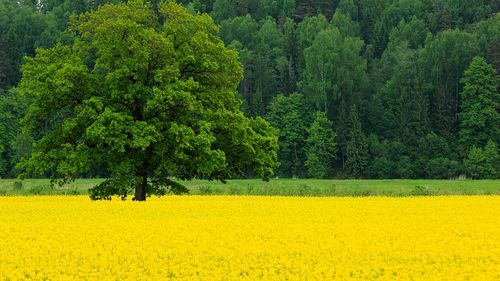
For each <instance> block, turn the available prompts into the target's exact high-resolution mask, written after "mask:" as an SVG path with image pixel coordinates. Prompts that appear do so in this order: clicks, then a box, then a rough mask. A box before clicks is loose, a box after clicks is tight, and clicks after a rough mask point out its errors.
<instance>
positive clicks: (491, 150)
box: [465, 140, 500, 179]
mask: <svg viewBox="0 0 500 281" xmlns="http://www.w3.org/2000/svg"><path fill="white" fill-rule="evenodd" d="M499 161H500V157H499V154H498V148H497V146H496V144H495V142H493V141H491V140H490V141H488V143H487V144H486V146H485V147H484V148H480V147H476V146H473V147H472V148H471V150H470V151H469V155H468V156H467V159H466V160H465V169H466V173H467V175H468V176H469V177H471V178H473V179H485V178H486V179H488V178H498V177H499V176H500V165H499Z"/></svg>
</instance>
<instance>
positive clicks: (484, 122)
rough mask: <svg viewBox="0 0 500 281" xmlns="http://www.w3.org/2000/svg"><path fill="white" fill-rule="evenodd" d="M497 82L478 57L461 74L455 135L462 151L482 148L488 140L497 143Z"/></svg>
mask: <svg viewBox="0 0 500 281" xmlns="http://www.w3.org/2000/svg"><path fill="white" fill-rule="evenodd" d="M498 81H499V80H498V77H497V74H496V72H495V69H493V67H492V66H491V65H489V64H487V63H486V60H485V59H484V58H481V57H475V58H474V59H473V60H472V62H471V64H470V66H469V68H468V69H467V70H466V71H465V73H464V76H463V78H462V80H461V82H462V83H463V84H464V88H463V91H462V92H461V93H460V98H461V99H460V101H461V108H462V112H460V113H459V120H460V132H459V134H460V141H461V143H462V145H463V147H464V149H465V150H466V151H468V150H469V149H470V148H471V147H473V146H477V147H479V146H484V145H486V143H487V142H488V140H493V141H494V142H500V114H499V113H498V111H497V110H498V109H499V108H500V95H499V94H498V91H497V87H498Z"/></svg>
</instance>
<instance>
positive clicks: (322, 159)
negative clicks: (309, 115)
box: [305, 112, 337, 179]
mask: <svg viewBox="0 0 500 281" xmlns="http://www.w3.org/2000/svg"><path fill="white" fill-rule="evenodd" d="M332 128H333V124H332V122H331V121H330V120H328V118H327V117H326V115H325V114H324V113H323V112H316V114H315V118H314V121H313V123H312V124H311V127H310V128H309V137H308V138H307V141H306V143H307V148H306V157H307V160H306V161H305V166H306V168H307V171H308V174H309V176H311V177H313V178H317V179H321V178H326V177H327V176H329V174H330V171H331V170H332V166H333V165H332V164H333V160H335V159H336V155H337V144H336V142H335V132H334V131H333V129H332Z"/></svg>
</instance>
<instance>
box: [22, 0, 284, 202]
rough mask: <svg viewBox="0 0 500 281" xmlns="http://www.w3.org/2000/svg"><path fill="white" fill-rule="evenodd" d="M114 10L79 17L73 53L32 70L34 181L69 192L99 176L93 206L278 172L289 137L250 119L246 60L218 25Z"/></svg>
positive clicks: (45, 57)
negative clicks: (48, 180) (77, 182)
mask: <svg viewBox="0 0 500 281" xmlns="http://www.w3.org/2000/svg"><path fill="white" fill-rule="evenodd" d="M158 13H159V14H158V15H157V14H156V13H155V11H154V10H153V9H152V7H151V6H150V4H144V3H143V1H128V3H127V4H107V5H103V6H101V7H99V9H97V10H96V11H93V12H88V13H84V14H82V15H80V16H78V17H73V18H72V19H71V21H70V24H69V32H71V33H72V34H73V35H74V39H73V40H72V41H73V43H72V44H57V45H56V46H54V47H53V48H49V49H38V50H37V54H36V56H35V57H33V58H26V63H25V64H24V66H23V68H22V74H23V77H22V79H21V82H20V84H19V87H18V90H19V92H20V93H21V94H23V95H25V96H29V97H30V98H31V99H33V102H32V103H31V105H30V107H29V109H28V113H27V115H26V117H25V118H24V120H23V124H24V125H25V127H26V129H27V130H28V131H29V132H30V133H31V134H32V136H33V138H34V140H35V141H34V146H33V154H32V156H31V158H30V159H29V160H28V161H27V162H25V163H23V164H22V167H24V168H26V169H27V170H28V171H32V172H37V173H44V172H47V171H49V172H50V175H51V177H52V179H53V180H54V181H56V182H57V183H61V184H62V183H66V182H68V181H71V180H74V179H75V178H77V177H79V176H81V175H82V174H83V173H85V172H87V171H89V170H90V169H93V168H95V167H98V168H100V169H102V170H104V171H106V173H107V175H108V180H106V181H105V182H103V183H102V184H100V185H99V186H96V187H94V188H93V189H92V190H91V197H92V198H93V199H109V198H110V196H111V195H120V196H122V197H123V198H125V197H126V196H127V195H128V194H130V193H133V192H134V193H135V195H134V199H135V200H145V199H146V195H151V194H157V195H162V194H165V193H166V192H167V191H171V192H174V193H181V192H186V191H187V190H186V189H185V188H184V187H183V186H182V185H180V184H178V183H176V182H175V181H174V180H173V179H174V178H175V179H182V180H189V179H193V178H208V179H211V180H221V181H224V180H225V179H227V178H230V177H233V176H237V175H241V174H242V173H243V172H247V171H251V172H253V173H254V174H255V175H258V176H261V177H263V178H267V177H268V176H270V175H272V174H273V170H274V168H275V167H276V166H277V159H276V157H277V155H276V153H277V137H276V136H275V131H274V129H272V127H270V126H269V124H268V123H267V122H266V121H264V120H263V119H262V118H260V117H257V118H254V119H249V118H247V117H245V115H244V114H243V112H241V111H240V109H239V107H240V101H239V99H238V98H237V92H236V89H237V87H238V84H239V82H240V80H241V78H242V72H243V69H242V66H241V64H240V63H239V62H238V54H237V53H236V52H235V51H232V50H229V49H227V48H226V47H225V46H224V43H223V42H222V41H221V40H220V39H219V38H218V37H217V32H218V28H217V26H216V25H215V24H214V23H213V22H212V20H211V18H210V17H209V16H208V15H206V14H204V15H191V14H189V13H188V12H187V11H186V9H185V8H184V7H182V6H181V5H179V4H176V3H174V2H172V1H168V2H164V3H161V4H160V5H159V7H158Z"/></svg>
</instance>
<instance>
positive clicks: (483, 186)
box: [0, 179, 500, 196]
mask: <svg viewBox="0 0 500 281" xmlns="http://www.w3.org/2000/svg"><path fill="white" fill-rule="evenodd" d="M100 181H101V180H100V179H82V180H78V181H76V182H75V183H72V184H69V185H66V186H63V187H57V186H56V187H50V183H49V180H47V179H30V180H25V181H23V182H20V181H17V180H14V179H3V180H0V196H14V195H78V194H82V195H86V194H87V190H88V189H89V188H91V187H93V186H94V185H96V184H97V183H99V182H100ZM182 183H183V184H185V185H186V186H187V187H188V188H189V190H190V194H192V195H268V196H429V195H500V180H315V179H272V180H271V181H269V182H263V181H261V180H256V179H250V180H232V181H229V182H228V183H227V184H223V183H220V182H210V181H206V180H194V181H188V182H182Z"/></svg>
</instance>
